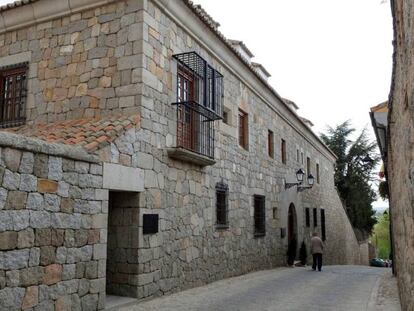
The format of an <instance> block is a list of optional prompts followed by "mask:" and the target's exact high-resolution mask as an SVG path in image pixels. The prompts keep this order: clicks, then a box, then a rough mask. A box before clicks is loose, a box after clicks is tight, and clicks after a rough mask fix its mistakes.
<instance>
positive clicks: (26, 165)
mask: <svg viewBox="0 0 414 311" xmlns="http://www.w3.org/2000/svg"><path fill="white" fill-rule="evenodd" d="M33 165H34V155H33V153H31V152H23V155H22V159H21V161H20V168H19V172H20V173H24V174H32V173H33Z"/></svg>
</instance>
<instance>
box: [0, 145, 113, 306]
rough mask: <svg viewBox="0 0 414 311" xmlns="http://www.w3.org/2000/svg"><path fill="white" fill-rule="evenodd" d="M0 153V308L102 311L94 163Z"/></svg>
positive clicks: (98, 181)
mask: <svg viewBox="0 0 414 311" xmlns="http://www.w3.org/2000/svg"><path fill="white" fill-rule="evenodd" d="M0 154H1V156H0V310H5V311H6V310H7V311H12V310H34V311H46V310H97V309H102V308H103V307H104V303H105V272H106V271H105V268H106V265H105V260H106V235H107V232H106V221H107V218H106V217H107V208H108V201H107V200H108V193H107V191H103V190H102V189H101V188H102V165H100V164H96V163H88V162H83V161H76V160H70V159H66V158H62V157H57V156H48V155H46V154H41V153H33V152H28V151H22V150H18V149H13V148H4V147H3V148H0Z"/></svg>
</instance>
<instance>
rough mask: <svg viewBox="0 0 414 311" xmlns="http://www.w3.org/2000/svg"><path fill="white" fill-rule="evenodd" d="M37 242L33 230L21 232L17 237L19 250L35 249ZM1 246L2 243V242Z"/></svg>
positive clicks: (28, 229)
mask: <svg viewBox="0 0 414 311" xmlns="http://www.w3.org/2000/svg"><path fill="white" fill-rule="evenodd" d="M34 241H35V235H34V231H33V229H32V228H27V229H26V230H22V231H19V233H18V236H17V247H18V248H29V247H33V245H34ZM0 245H1V242H0Z"/></svg>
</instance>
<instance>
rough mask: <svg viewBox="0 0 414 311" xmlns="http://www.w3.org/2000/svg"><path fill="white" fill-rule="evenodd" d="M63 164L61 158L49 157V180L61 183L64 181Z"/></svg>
mask: <svg viewBox="0 0 414 311" xmlns="http://www.w3.org/2000/svg"><path fill="white" fill-rule="evenodd" d="M62 174H63V163H62V158H60V157H53V156H50V157H49V163H48V179H51V180H56V181H59V180H61V179H62Z"/></svg>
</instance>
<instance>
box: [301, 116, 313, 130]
mask: <svg viewBox="0 0 414 311" xmlns="http://www.w3.org/2000/svg"><path fill="white" fill-rule="evenodd" d="M301 119H302V121H303V122H304V123H305V124H306V125H307V126H308V127H309V128H312V127H313V126H314V124H313V123H312V121H311V120H308V119H306V118H303V117H301Z"/></svg>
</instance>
